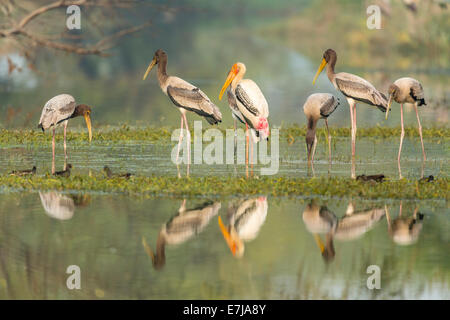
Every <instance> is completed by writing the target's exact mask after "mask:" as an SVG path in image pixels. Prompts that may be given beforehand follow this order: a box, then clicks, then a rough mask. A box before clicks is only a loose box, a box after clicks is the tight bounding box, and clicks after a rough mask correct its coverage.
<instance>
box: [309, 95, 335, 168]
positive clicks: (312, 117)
mask: <svg viewBox="0 0 450 320" xmlns="http://www.w3.org/2000/svg"><path fill="white" fill-rule="evenodd" d="M338 106H339V99H338V98H336V97H334V96H333V95H332V94H329V93H314V94H312V95H310V96H309V97H308V98H307V99H306V102H305V104H304V105H303V111H304V112H305V116H306V121H307V129H306V147H307V150H308V164H310V163H311V162H314V154H315V152H316V145H317V137H316V126H317V121H319V119H325V125H326V127H327V132H328V157H329V162H330V163H331V134H330V130H329V128H328V117H329V116H330V115H331V114H332V113H333V112H334V110H336V108H337V107H338Z"/></svg>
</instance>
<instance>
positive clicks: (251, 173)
mask: <svg viewBox="0 0 450 320" xmlns="http://www.w3.org/2000/svg"><path fill="white" fill-rule="evenodd" d="M249 142H250V168H251V169H250V175H251V176H253V139H251V140H250V139H249Z"/></svg>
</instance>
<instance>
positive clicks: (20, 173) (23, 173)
mask: <svg viewBox="0 0 450 320" xmlns="http://www.w3.org/2000/svg"><path fill="white" fill-rule="evenodd" d="M35 174H36V166H33V168H32V169H26V170H13V171H11V172H10V173H9V175H10V176H28V175H35Z"/></svg>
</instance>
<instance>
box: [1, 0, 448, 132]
mask: <svg viewBox="0 0 450 320" xmlns="http://www.w3.org/2000/svg"><path fill="white" fill-rule="evenodd" d="M19 2H20V1H19ZM25 2H26V1H25ZM372 3H378V4H380V5H381V6H382V9H383V16H382V29H381V30H369V29H368V28H367V26H366V19H367V14H366V8H367V6H368V5H369V4H372ZM443 3H444V4H442V3H439V1H434V0H421V1H417V7H416V10H415V11H414V10H412V9H410V8H408V7H406V6H405V5H404V3H403V2H402V1H388V0H380V1H375V0H374V1H367V2H366V1H348V0H347V1H337V0H336V1H333V0H331V1H330V0H327V1H324V0H317V1H311V0H303V1H300V0H297V1H287V0H283V1H276V2H274V1H268V0H267V1H266V0H262V1H261V0H258V1H256V0H252V1H238V0H231V1H226V2H224V1H208V0H189V1H168V2H167V1H146V2H145V5H144V6H141V7H139V8H136V10H134V11H133V10H131V11H130V10H128V11H127V12H126V14H124V15H125V20H126V21H128V22H129V24H132V25H133V24H139V23H142V22H144V21H146V20H149V19H150V20H152V23H153V25H152V26H150V27H148V28H147V29H145V30H144V31H142V32H139V33H136V34H133V35H130V36H129V37H126V38H124V39H123V40H122V41H120V42H119V43H118V45H117V46H116V47H114V48H113V49H111V50H110V51H109V53H111V56H110V57H98V56H78V55H74V54H66V53H60V52H56V51H54V50H51V49H37V52H36V57H35V59H34V60H33V69H34V70H32V69H30V68H29V67H28V66H27V65H28V62H27V61H26V59H25V58H24V57H23V56H22V55H20V54H18V52H17V51H16V50H15V49H14V48H13V47H11V46H9V45H8V42H7V41H6V40H2V39H1V38H0V128H17V127H31V128H36V126H37V123H38V120H39V116H40V113H41V109H42V107H43V105H44V104H45V102H46V101H47V100H49V99H50V98H52V97H53V96H55V95H57V94H60V93H70V94H72V95H73V96H74V97H75V98H76V100H77V102H78V103H86V104H90V105H92V106H93V107H94V113H93V121H94V126H98V125H105V124H109V125H120V124H123V123H126V124H129V125H152V126H161V125H170V126H178V125H179V112H178V110H177V109H176V108H174V106H173V105H172V103H171V102H170V101H169V99H168V98H167V97H166V96H165V95H164V94H163V93H162V92H161V90H160V88H159V86H158V84H157V80H156V70H154V71H152V72H151V74H150V76H149V78H148V79H147V80H146V81H142V75H143V73H144V71H145V69H146V67H147V65H148V63H149V62H150V60H151V59H152V56H153V53H154V51H155V50H157V49H158V48H162V49H164V50H165V51H166V52H167V53H168V56H169V64H168V73H169V74H171V75H176V76H179V77H181V78H183V79H185V80H187V81H189V82H191V83H193V84H195V85H197V86H199V87H200V88H201V89H202V90H203V91H204V92H205V93H206V94H207V95H208V96H209V97H210V99H211V100H212V101H213V102H215V103H216V104H217V105H218V106H219V107H220V109H221V111H222V114H223V118H224V124H223V125H224V126H227V127H229V126H231V125H232V118H231V114H230V112H229V108H228V105H227V102H226V99H224V100H222V101H219V100H218V93H219V91H220V88H221V86H222V84H223V82H224V80H225V77H226V75H227V72H228V71H229V69H230V67H231V66H232V64H233V63H235V62H237V61H241V62H244V63H245V64H246V65H247V74H246V77H248V78H251V79H253V80H254V81H255V82H256V83H257V84H258V85H259V86H260V88H261V90H262V91H263V93H264V95H265V96H266V99H267V101H268V103H269V108H270V118H269V120H270V123H271V125H277V126H279V125H288V124H294V123H297V124H299V125H302V126H303V125H304V123H305V119H304V115H303V110H302V105H303V103H304V101H305V100H306V98H307V97H308V95H310V94H312V93H314V92H330V93H333V94H335V95H337V96H339V97H340V98H341V101H342V104H341V107H340V109H339V110H337V112H336V113H335V114H333V117H332V118H330V125H332V126H340V127H345V126H349V125H350V122H349V119H348V118H349V115H348V105H347V102H346V101H345V99H344V98H343V96H342V95H341V94H340V93H339V94H338V93H337V92H336V90H335V89H334V88H333V87H332V85H331V83H330V82H329V81H328V79H327V77H326V74H325V73H323V74H322V75H321V76H320V77H319V79H318V81H317V83H316V85H315V86H314V87H313V86H312V83H311V82H312V79H313V77H314V74H315V72H316V70H317V67H318V65H319V63H320V61H321V57H322V53H323V51H324V50H326V49H327V48H333V49H335V50H336V51H337V53H338V62H337V67H336V70H337V71H347V72H352V73H355V74H358V75H360V76H362V77H364V78H366V79H367V80H369V81H370V82H372V83H373V84H374V85H375V86H376V87H377V88H378V89H379V90H381V91H384V92H386V91H387V88H388V86H389V84H390V83H391V82H393V81H394V80H396V79H397V78H400V77H403V76H411V77H414V78H416V79H418V80H420V81H421V82H422V84H423V86H424V89H425V94H426V99H427V102H428V106H427V107H425V108H422V109H421V110H420V113H421V117H422V118H423V125H424V126H426V127H430V126H446V125H447V123H448V107H449V101H450V89H449V75H450V63H449V54H448V53H449V52H450V32H449V31H450V19H449V18H450V14H449V13H450V5H448V8H445V1H443ZM150 4H151V5H150ZM160 4H161V5H162V4H164V7H163V8H161V7H160V6H159V5H160ZM86 10H91V9H90V8H82V15H81V19H82V20H81V23H82V25H81V26H82V29H81V32H78V33H77V32H76V31H75V33H76V34H78V35H81V36H83V39H84V40H79V41H89V39H88V38H89V35H90V33H89V30H91V29H92V28H93V27H94V26H93V24H94V22H95V23H96V24H98V25H100V26H101V25H102V24H104V25H105V26H107V28H109V29H112V30H113V29H114V28H116V27H117V26H115V22H114V21H115V20H114V17H112V16H111V17H110V18H111V20H109V17H108V16H107V14H106V15H103V16H100V17H98V19H97V20H96V21H93V19H92V17H90V19H84V18H83V17H85V14H86V12H85V11H86ZM1 17H2V16H0V18H1ZM45 17H46V18H45V19H47V18H48V19H53V20H54V21H61V28H64V25H65V19H66V15H65V12H64V11H58V12H51V13H48V14H47V15H46V16H45ZM58 19H60V20H58ZM60 31H61V30H59V32H60ZM84 36H86V39H85V38H84ZM8 57H9V58H10V59H11V60H12V61H13V62H14V63H15V64H16V65H17V66H18V67H19V68H20V69H21V70H18V69H15V70H14V71H12V72H9V71H8V61H7V58H8ZM357 117H358V125H359V126H375V125H382V126H385V125H386V126H398V125H399V108H398V105H396V104H394V108H393V112H392V117H390V118H389V120H388V121H384V114H382V113H381V112H379V111H378V109H377V108H373V107H368V106H366V105H363V104H360V105H359V106H358V113H357ZM405 117H406V119H405V120H406V123H407V124H408V125H416V120H415V115H414V112H413V108H412V107H410V108H407V114H406V116H405ZM188 119H189V120H190V121H192V120H194V119H200V118H199V117H197V116H195V115H191V116H189V117H188ZM78 124H81V122H80V123H77V122H76V123H74V124H72V126H77V125H78ZM204 125H205V126H206V122H204Z"/></svg>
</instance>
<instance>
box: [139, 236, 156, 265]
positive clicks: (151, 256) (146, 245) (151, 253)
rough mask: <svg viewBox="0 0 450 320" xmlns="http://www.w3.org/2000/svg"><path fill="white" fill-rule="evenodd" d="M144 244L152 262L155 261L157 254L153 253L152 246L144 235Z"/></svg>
mask: <svg viewBox="0 0 450 320" xmlns="http://www.w3.org/2000/svg"><path fill="white" fill-rule="evenodd" d="M142 246H143V247H144V250H145V252H146V253H147V254H148V256H149V257H150V258H151V259H152V262H153V263H154V262H155V254H154V253H153V250H152V248H150V246H149V245H148V243H147V240H145V237H142Z"/></svg>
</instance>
